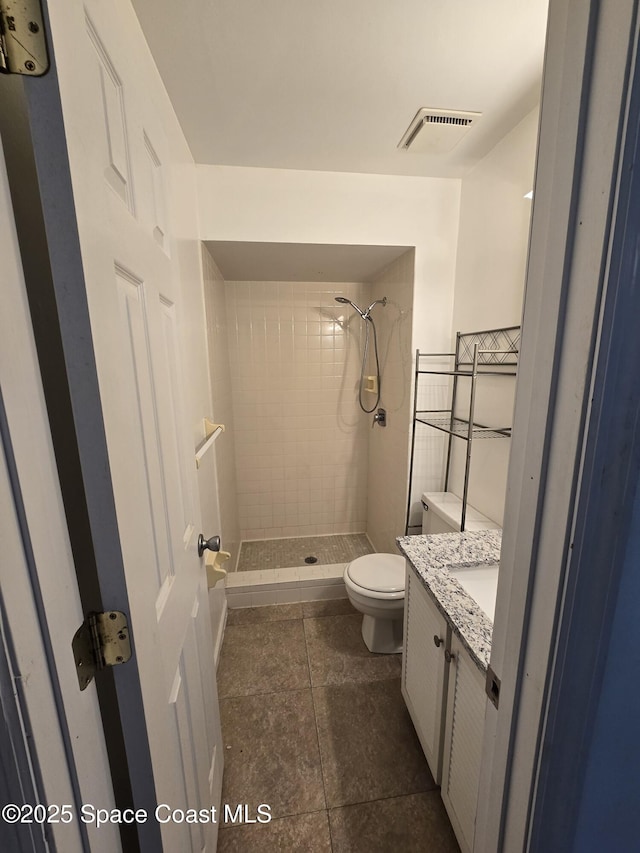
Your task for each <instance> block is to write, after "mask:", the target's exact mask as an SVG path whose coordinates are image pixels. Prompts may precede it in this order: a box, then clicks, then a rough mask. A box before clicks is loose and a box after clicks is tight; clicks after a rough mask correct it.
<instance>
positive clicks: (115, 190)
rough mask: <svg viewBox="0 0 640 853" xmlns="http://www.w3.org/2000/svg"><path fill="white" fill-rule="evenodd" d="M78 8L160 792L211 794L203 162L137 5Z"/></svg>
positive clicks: (79, 89)
mask: <svg viewBox="0 0 640 853" xmlns="http://www.w3.org/2000/svg"><path fill="white" fill-rule="evenodd" d="M85 10H86V11H85ZM85 10H83V9H82V7H80V6H79V5H77V4H72V3H70V2H63V3H56V4H51V8H50V10H49V12H50V15H51V29H52V36H53V43H54V49H55V52H56V62H57V66H58V74H59V78H60V91H61V100H62V107H63V114H64V119H65V128H66V134H67V142H68V149H69V159H70V167H71V176H72V182H73V188H74V200H75V204H76V210H77V215H78V230H79V236H80V246H81V252H82V261H83V267H84V272H85V280H86V283H87V298H88V304H89V313H90V318H91V328H92V335H93V340H94V349H95V355H96V364H97V369H98V380H99V385H100V396H101V400H102V406H103V412H104V422H105V431H106V438H107V445H108V451H109V463H110V468H111V476H112V481H113V488H114V497H115V503H116V512H117V517H118V526H119V532H120V537H121V546H122V552H123V557H124V565H125V573H126V580H127V591H128V595H129V601H130V608H131V614H130V615H131V627H132V633H133V639H134V643H135V649H136V654H137V659H138V665H139V669H140V678H141V685H142V693H143V700H144V707H145V716H146V722H147V728H148V732H149V739H150V747H151V757H152V763H153V768H154V778H155V783H156V790H157V795H158V802H165V803H168V804H170V805H171V806H172V807H173V808H205V807H208V806H210V805H213V804H214V803H215V804H217V803H216V799H217V798H219V795H220V790H219V772H216V773H212V770H211V768H212V767H213V765H214V756H215V755H217V756H218V757H219V758H221V750H220V749H219V744H220V727H219V715H218V709H217V697H216V693H215V686H214V685H213V674H214V671H215V670H214V665H213V648H212V642H211V635H210V627H209V613H208V602H207V596H206V576H205V572H204V564H203V561H201V560H200V559H199V557H198V555H197V549H196V539H197V534H198V533H199V532H200V529H201V520H200V508H199V505H198V502H197V489H196V481H195V477H196V469H195V463H194V458H193V447H192V443H193V440H192V431H191V429H190V427H191V424H193V423H194V421H195V419H196V417H199V418H201V417H202V416H203V415H204V414H206V413H207V412H208V411H209V410H210V401H209V392H208V389H204V388H202V389H200V388H192V387H190V386H189V384H188V380H189V376H188V374H187V373H186V371H185V367H184V364H183V363H182V362H183V360H184V363H185V364H188V365H191V364H192V363H193V362H194V360H196V359H197V358H198V357H199V353H200V352H201V351H202V347H201V346H200V341H199V336H201V337H202V338H204V334H205V326H204V319H203V320H202V322H201V325H200V327H199V328H194V327H193V325H190V326H189V328H187V327H186V323H185V316H186V314H187V313H189V316H193V313H194V312H193V310H192V308H193V305H190V306H189V310H188V312H187V307H186V306H185V299H189V300H191V301H192V302H193V300H194V299H195V298H197V296H196V289H195V288H194V286H193V284H194V283H193V281H187V280H185V278H184V269H185V268H186V267H187V266H189V268H192V266H193V264H192V263H191V261H190V260H189V259H190V258H191V257H192V256H195V257H197V258H198V260H197V266H199V243H198V241H197V234H196V233H195V217H193V216H191V215H190V214H189V211H188V207H185V204H184V185H183V186H181V187H179V190H180V198H179V200H178V203H174V201H175V194H176V191H177V190H178V183H177V182H178V180H180V181H181V182H183V184H184V178H185V175H187V173H188V170H189V169H191V170H193V169H195V166H194V164H193V161H192V159H191V157H190V154H189V152H188V149H187V147H186V143H185V142H184V138H183V137H182V134H181V131H180V129H179V126H178V125H177V121H176V119H175V115H174V114H173V111H172V110H171V108H170V105H169V102H168V100H167V98H166V93H165V92H164V89H163V88H162V86H161V83H160V80H159V77H158V75H157V72H156V70H155V67H154V66H153V63H152V61H151V58H150V54H149V52H148V50H147V47H146V44H145V43H144V40H143V39H142V35H141V33H140V31H139V27H138V25H137V21H136V19H135V16H134V14H133V10H132V9H131V7H130V5H129V4H128V3H126V2H115V3H109V4H104V3H101V2H99V0H89V2H87V3H86V5H85ZM194 192H195V191H194ZM191 201H192V204H193V206H194V208H195V201H196V200H195V194H194V195H193V197H192V199H191ZM178 241H179V242H178ZM176 247H177V248H176ZM185 258H186V259H187V263H186V264H185ZM189 406H190V407H191V408H189ZM196 409H197V410H198V411H197V412H196ZM215 532H216V531H209V532H208V535H211V533H215ZM218 770H219V769H218ZM211 780H214V781H215V784H214V785H213V790H212V785H211ZM162 833H163V841H164V844H165V847H166V849H168V850H169V849H170V850H173V849H180V850H191V849H193V850H196V849H197V850H201V849H202V848H203V847H204V845H205V844H206V845H207V849H213V844H214V835H215V832H214V831H212V829H211V828H210V827H209V828H207V827H206V826H204V827H196V828H195V829H188V828H187V829H185V827H184V826H182V827H180V826H179V825H176V824H169V823H168V824H164V825H163V827H162Z"/></svg>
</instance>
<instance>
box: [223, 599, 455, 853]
mask: <svg viewBox="0 0 640 853" xmlns="http://www.w3.org/2000/svg"><path fill="white" fill-rule="evenodd" d="M361 619H362V617H361V615H360V614H359V613H356V612H355V611H354V610H353V608H352V607H351V605H350V604H349V602H348V601H347V600H346V599H344V600H338V601H326V602H321V601H317V602H308V603H304V604H282V605H274V606H270V607H255V608H250V609H246V610H232V611H230V613H229V619H228V622H227V629H226V633H225V639H224V644H223V647H222V653H221V657H220V664H219V667H218V689H219V693H220V708H221V714H222V734H223V739H224V743H225V755H224V757H225V770H224V780H223V788H222V801H223V803H227V804H229V805H230V806H231V807H232V809H233V810H235V807H236V805H237V804H246V805H247V806H248V810H249V814H250V815H253V814H255V810H256V808H257V806H258V804H260V803H267V804H268V805H270V806H271V814H272V817H273V819H272V821H271V822H270V823H265V824H262V823H255V824H246V825H233V826H223V827H221V829H220V833H219V840H218V851H220V853H230V852H231V851H233V853H254V851H259V853H272V851H274V853H275V851H278V853H305V852H306V853H316V851H317V853H320V851H334V853H391V851H402V853H458V845H457V843H456V840H455V837H454V834H453V831H452V829H451V826H450V824H449V820H448V818H447V814H446V812H445V810H444V806H443V804H442V800H441V799H440V792H439V790H438V789H437V788H436V786H435V783H434V781H433V778H432V776H431V773H430V772H429V768H428V766H427V763H426V761H425V759H424V756H423V754H422V750H421V748H420V744H419V743H418V739H417V737H416V734H415V732H414V729H413V725H412V723H411V719H410V717H409V714H408V712H407V710H406V708H405V705H404V701H403V699H402V695H401V693H400V665H401V659H400V655H373V654H371V653H370V652H369V651H368V650H367V648H366V646H365V645H364V643H363V641H362V637H361V635H360V624H361Z"/></svg>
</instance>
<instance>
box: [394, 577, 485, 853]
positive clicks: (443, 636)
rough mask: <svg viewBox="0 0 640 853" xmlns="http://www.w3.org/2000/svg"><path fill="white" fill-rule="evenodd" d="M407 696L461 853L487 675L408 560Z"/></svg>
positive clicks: (466, 849)
mask: <svg viewBox="0 0 640 853" xmlns="http://www.w3.org/2000/svg"><path fill="white" fill-rule="evenodd" d="M402 695H403V697H404V701H405V703H406V705H407V708H408V709H409V713H410V715H411V719H412V720H413V724H414V726H415V729H416V733H417V735H418V738H419V739H420V743H421V745H422V749H423V750H424V754H425V756H426V758H427V761H428V763H429V767H430V768H431V772H432V774H433V777H434V779H435V781H436V782H437V784H438V785H440V786H441V788H440V793H441V796H442V800H443V802H444V804H445V807H446V809H447V813H448V815H449V818H450V820H451V825H452V826H453V829H454V832H455V834H456V838H457V839H458V844H459V845H460V848H461V850H462V853H471V851H472V850H473V841H474V834H475V823H476V807H477V800H478V784H479V779H480V762H481V758H482V738H483V733H484V717H485V709H486V695H485V676H484V673H482V672H481V671H480V669H478V667H477V666H476V664H475V663H474V662H473V660H472V659H471V656H470V655H469V653H468V652H467V651H466V649H465V648H464V646H463V645H462V643H461V642H460V640H459V639H458V637H457V636H456V635H455V634H452V631H451V628H450V626H449V623H448V622H447V620H446V619H445V617H444V616H443V615H442V613H441V612H440V611H439V610H438V608H437V607H436V605H435V603H434V602H433V600H432V598H431V595H430V594H429V593H428V592H427V590H426V589H425V587H424V585H423V583H422V581H421V580H420V578H419V577H418V576H417V575H416V573H415V570H414V569H413V567H412V566H411V565H410V564H409V563H407V577H406V585H405V612H404V648H403V653H402Z"/></svg>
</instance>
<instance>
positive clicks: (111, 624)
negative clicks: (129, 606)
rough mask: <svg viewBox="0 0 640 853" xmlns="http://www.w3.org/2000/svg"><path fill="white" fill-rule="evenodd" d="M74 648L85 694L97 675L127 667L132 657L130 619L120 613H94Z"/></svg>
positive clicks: (78, 631)
mask: <svg viewBox="0 0 640 853" xmlns="http://www.w3.org/2000/svg"><path fill="white" fill-rule="evenodd" d="M71 648H72V649H73V657H74V658H75V662H76V673H77V674H78V684H79V685H80V690H84V689H85V688H86V687H88V685H89V684H90V683H91V681H92V680H93V677H94V675H95V674H96V672H98V671H99V670H101V669H105V668H106V667H108V666H118V665H119V664H121V663H126V662H127V661H128V660H129V658H130V657H131V643H130V641H129V626H128V625H127V619H126V616H125V615H124V613H121V612H120V611H119V610H108V611H107V612H106V613H90V614H89V615H88V616H87V618H86V619H85V620H84V622H83V623H82V625H81V626H80V627H79V628H78V630H77V631H76V633H75V635H74V638H73V641H72V643H71Z"/></svg>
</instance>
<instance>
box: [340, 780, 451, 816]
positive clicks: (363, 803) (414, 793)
mask: <svg viewBox="0 0 640 853" xmlns="http://www.w3.org/2000/svg"><path fill="white" fill-rule="evenodd" d="M439 792H440V786H439V785H436V786H435V787H434V788H428V789H427V790H426V791H409V792H408V793H406V794H390V795H389V796H388V797H376V798H375V800H357V801H356V802H355V803H342V804H341V805H339V806H327V811H328V812H335V811H337V810H338V809H350V808H351V807H352V806H370V805H373V803H382V802H385V801H386V800H402V799H403V798H404V797H419V796H421V795H422V794H434V793H439Z"/></svg>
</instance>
